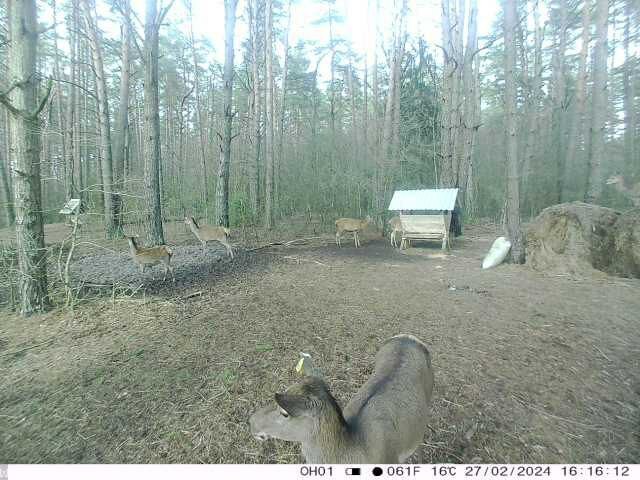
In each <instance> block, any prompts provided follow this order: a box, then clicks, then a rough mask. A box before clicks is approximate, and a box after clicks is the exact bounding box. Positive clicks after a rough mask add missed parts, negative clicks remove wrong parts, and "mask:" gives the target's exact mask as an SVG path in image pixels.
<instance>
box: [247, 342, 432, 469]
mask: <svg viewBox="0 0 640 480" xmlns="http://www.w3.org/2000/svg"><path fill="white" fill-rule="evenodd" d="M432 391H433V370H432V368H431V356H430V354H429V351H428V350H427V347H426V345H425V344H424V343H422V342H421V341H420V340H418V339H417V338H416V337H413V336H411V335H398V336H396V337H393V338H391V339H389V340H387V342H386V343H385V344H384V345H383V346H382V347H381V348H380V350H379V351H378V354H377V356H376V360H375V368H374V370H373V373H372V375H371V377H369V380H367V382H366V383H365V384H364V385H363V386H362V387H361V388H360V390H358V392H357V393H356V394H355V396H354V397H353V398H352V399H351V401H350V402H349V403H348V404H347V406H346V408H345V409H344V410H342V409H341V408H340V405H338V402H337V401H336V400H335V398H334V397H333V395H332V394H331V392H330V391H329V387H328V386H327V384H326V383H325V382H324V381H323V380H322V379H321V378H319V377H317V376H305V377H304V378H303V379H302V380H301V381H300V382H298V383H296V384H294V385H292V386H291V387H289V388H288V389H287V390H285V391H284V392H283V393H276V394H275V401H274V402H272V403H271V404H270V405H267V406H266V407H264V408H262V409H260V410H258V411H257V412H256V413H254V414H253V415H252V416H251V418H250V420H249V423H250V426H251V432H252V434H253V435H254V437H256V438H257V439H258V440H266V439H267V438H279V439H281V440H287V441H290V442H300V443H301V444H302V453H303V455H304V456H305V459H306V461H307V462H309V463H355V464H357V463H401V462H403V461H405V460H406V459H407V458H409V457H410V456H411V454H412V453H413V452H414V450H415V449H416V448H417V447H418V445H420V443H421V442H422V439H423V436H424V431H425V429H426V427H427V410H428V405H429V401H430V399H431V392H432Z"/></svg>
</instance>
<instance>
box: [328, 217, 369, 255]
mask: <svg viewBox="0 0 640 480" xmlns="http://www.w3.org/2000/svg"><path fill="white" fill-rule="evenodd" d="M370 222H371V217H369V216H367V218H365V219H364V220H360V219H359V218H339V219H338V220H336V245H338V246H339V247H341V246H342V245H341V242H340V237H341V235H342V234H343V233H344V232H353V241H354V242H355V244H356V248H358V247H359V246H360V240H359V239H358V232H359V231H361V230H364V229H365V228H367V226H368V225H369V223H370Z"/></svg>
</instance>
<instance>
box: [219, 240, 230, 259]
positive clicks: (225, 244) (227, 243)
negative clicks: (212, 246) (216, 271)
mask: <svg viewBox="0 0 640 480" xmlns="http://www.w3.org/2000/svg"><path fill="white" fill-rule="evenodd" d="M220 243H222V245H224V246H225V247H227V253H228V254H229V256H230V257H231V260H233V250H232V248H231V245H229V242H226V241H225V242H220Z"/></svg>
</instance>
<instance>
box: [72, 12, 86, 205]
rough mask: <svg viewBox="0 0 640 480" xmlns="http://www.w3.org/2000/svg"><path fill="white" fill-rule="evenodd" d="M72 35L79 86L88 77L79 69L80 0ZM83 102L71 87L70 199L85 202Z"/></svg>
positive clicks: (76, 91) (73, 66) (84, 98)
mask: <svg viewBox="0 0 640 480" xmlns="http://www.w3.org/2000/svg"><path fill="white" fill-rule="evenodd" d="M71 9H72V11H71V18H72V25H71V35H72V40H73V45H72V47H71V62H72V65H71V73H72V81H73V82H77V83H79V84H83V83H85V79H86V76H85V75H84V74H83V72H82V71H81V69H80V68H79V67H78V64H79V62H82V61H83V59H82V49H81V47H82V43H81V36H80V33H79V32H80V0H72V3H71ZM83 100H84V101H86V100H87V96H86V95H80V94H79V93H78V88H77V87H75V86H74V85H71V101H70V103H71V105H70V106H69V110H68V111H67V113H68V114H69V115H70V118H69V122H68V123H67V125H68V127H69V128H70V129H71V133H70V135H69V138H71V139H73V144H72V148H70V149H69V155H72V157H71V158H69V160H68V163H69V166H71V167H72V172H71V177H72V179H73V188H72V189H71V192H70V197H73V198H79V199H80V201H81V202H84V185H85V184H84V180H85V178H86V176H85V175H83V173H82V148H81V145H82V144H81V141H80V137H81V134H82V132H81V130H80V126H81V125H86V123H85V122H83V121H81V120H83V117H82V116H81V114H82V115H86V110H83V109H82V103H83Z"/></svg>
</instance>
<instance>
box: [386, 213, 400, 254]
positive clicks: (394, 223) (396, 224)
mask: <svg viewBox="0 0 640 480" xmlns="http://www.w3.org/2000/svg"><path fill="white" fill-rule="evenodd" d="M388 223H389V229H390V232H389V240H390V241H391V246H392V247H397V246H398V237H397V234H398V233H399V234H400V235H402V222H400V217H397V216H396V217H393V218H391V219H390V220H389V222H388Z"/></svg>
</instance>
